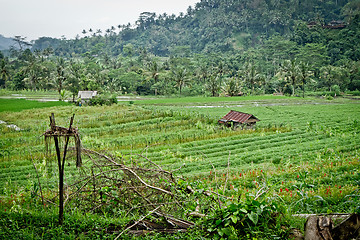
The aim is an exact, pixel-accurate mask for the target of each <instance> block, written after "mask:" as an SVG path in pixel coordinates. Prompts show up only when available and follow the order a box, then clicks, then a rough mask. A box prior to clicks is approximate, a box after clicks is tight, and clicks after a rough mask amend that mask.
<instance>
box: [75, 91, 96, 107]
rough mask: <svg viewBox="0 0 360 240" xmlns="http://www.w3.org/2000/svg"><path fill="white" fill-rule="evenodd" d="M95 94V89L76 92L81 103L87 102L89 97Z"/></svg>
mask: <svg viewBox="0 0 360 240" xmlns="http://www.w3.org/2000/svg"><path fill="white" fill-rule="evenodd" d="M96 95H97V91H79V92H78V99H79V101H80V102H81V104H87V103H88V102H89V101H90V99H92V98H93V97H95V96H96Z"/></svg>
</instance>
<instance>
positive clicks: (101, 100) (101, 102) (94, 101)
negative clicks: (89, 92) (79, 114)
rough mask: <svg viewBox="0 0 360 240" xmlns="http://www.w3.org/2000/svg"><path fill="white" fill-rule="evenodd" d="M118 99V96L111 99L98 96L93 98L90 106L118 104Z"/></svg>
mask: <svg viewBox="0 0 360 240" xmlns="http://www.w3.org/2000/svg"><path fill="white" fill-rule="evenodd" d="M117 102H118V101H117V98H116V96H111V97H105V96H96V97H93V98H92V99H90V105H92V106H95V105H100V106H103V105H108V106H110V105H112V104H116V103H117Z"/></svg>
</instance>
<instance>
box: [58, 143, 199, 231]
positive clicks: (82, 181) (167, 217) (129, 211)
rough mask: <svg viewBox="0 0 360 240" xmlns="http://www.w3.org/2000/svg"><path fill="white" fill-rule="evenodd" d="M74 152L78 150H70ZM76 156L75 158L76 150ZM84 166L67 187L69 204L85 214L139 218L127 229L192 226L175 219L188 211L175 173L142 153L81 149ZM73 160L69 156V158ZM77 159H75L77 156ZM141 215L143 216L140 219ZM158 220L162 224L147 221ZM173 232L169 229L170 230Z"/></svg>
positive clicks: (174, 228)
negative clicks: (120, 154) (112, 152)
mask: <svg viewBox="0 0 360 240" xmlns="http://www.w3.org/2000/svg"><path fill="white" fill-rule="evenodd" d="M70 150H75V149H70ZM72 152H74V155H76V151H72ZM82 155H83V156H82V158H83V165H82V167H81V168H80V169H79V175H78V178H77V179H76V181H72V182H73V183H72V184H67V185H66V186H65V195H66V201H65V202H68V201H70V200H71V203H72V204H75V205H76V206H77V207H78V208H81V209H83V210H84V211H86V212H89V211H90V212H113V213H116V215H121V216H124V217H129V218H134V217H135V218H137V219H138V221H136V222H135V223H134V224H130V225H131V226H129V227H128V228H127V230H128V229H133V230H134V231H135V232H136V231H137V230H139V229H141V230H154V229H155V230H158V231H163V230H165V229H166V231H171V229H173V230H179V229H186V228H188V227H190V226H192V225H193V224H192V223H190V222H187V221H184V220H180V219H177V218H175V217H174V216H176V215H178V213H179V212H185V211H184V210H185V209H183V205H184V202H185V201H187V200H186V199H185V197H184V195H182V194H178V193H179V192H180V189H179V188H178V183H177V179H176V178H175V177H174V175H173V174H174V171H166V170H164V169H162V168H161V167H160V166H159V165H157V164H156V163H154V162H152V161H151V160H150V159H148V158H147V157H145V156H143V155H141V154H133V155H122V156H113V155H109V154H107V155H106V154H103V153H99V152H95V151H92V150H88V149H82ZM69 157H70V156H69ZM74 157H75V158H76V156H74ZM139 216H143V217H142V218H140V219H139ZM150 216H151V217H152V218H155V219H156V220H157V222H158V223H159V222H161V221H162V223H161V224H158V223H157V224H155V223H154V222H151V221H147V220H146V219H145V218H148V219H149V217H150ZM169 229H170V230H169Z"/></svg>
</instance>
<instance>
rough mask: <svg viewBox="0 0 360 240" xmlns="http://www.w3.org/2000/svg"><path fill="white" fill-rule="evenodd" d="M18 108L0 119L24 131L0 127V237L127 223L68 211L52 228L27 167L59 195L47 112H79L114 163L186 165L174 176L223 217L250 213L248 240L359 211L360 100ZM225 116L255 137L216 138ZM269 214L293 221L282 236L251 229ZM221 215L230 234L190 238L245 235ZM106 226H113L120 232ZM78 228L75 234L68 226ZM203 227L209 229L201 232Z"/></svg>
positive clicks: (86, 133)
mask: <svg viewBox="0 0 360 240" xmlns="http://www.w3.org/2000/svg"><path fill="white" fill-rule="evenodd" d="M0 101H3V100H0ZM12 101H18V100H12ZM151 101H153V102H151ZM14 103H15V102H14ZM9 104H11V103H9ZM205 104H206V105H207V107H204V105H205ZM15 105H16V106H17V108H16V109H17V111H16V112H9V111H6V112H5V111H1V112H0V120H2V121H6V122H7V123H9V124H16V125H17V126H19V127H20V128H21V129H22V130H21V131H15V130H14V129H11V128H7V127H6V126H5V125H4V124H2V125H0V133H1V135H0V149H1V152H0V201H1V202H0V215H1V218H0V219H2V220H0V227H1V228H3V229H5V226H8V225H9V224H10V223H11V224H10V227H7V228H6V229H5V230H6V231H3V232H2V234H3V236H1V237H8V236H16V234H20V235H19V236H23V238H31V237H29V236H33V237H34V238H41V236H47V237H54V238H57V237H58V238H69V239H71V238H76V237H80V238H106V237H108V238H115V237H116V234H114V231H110V230H109V229H113V228H115V229H116V228H118V229H120V228H121V227H123V226H124V224H126V221H124V220H119V218H120V217H121V214H120V215H111V214H110V215H109V213H106V212H104V213H102V214H95V215H88V219H91V220H89V221H90V222H91V223H90V222H89V221H85V220H83V218H84V213H81V212H80V213H79V212H77V211H76V210H75V209H72V208H69V209H67V218H66V222H65V226H57V225H56V221H54V219H55V218H56V207H53V206H50V205H49V206H45V208H44V206H42V205H41V203H40V201H39V199H38V198H37V197H36V196H35V195H34V193H35V192H36V191H38V185H37V177H36V172H35V169H34V167H33V163H32V161H34V163H35V165H36V166H37V169H38V170H39V172H40V174H41V182H42V186H43V188H44V189H56V187H57V181H56V173H55V174H52V175H49V174H47V173H48V171H49V169H48V168H49V167H48V166H47V165H46V163H45V158H46V156H45V150H44V139H43V137H42V136H41V134H42V133H43V132H44V131H45V130H46V129H48V119H49V118H48V117H49V115H50V114H51V112H54V113H55V117H56V119H57V124H58V125H60V126H67V124H68V121H69V118H70V116H71V115H72V114H73V113H75V123H74V125H75V126H76V127H78V128H79V131H80V133H81V138H82V144H83V147H85V148H89V149H93V150H97V151H102V150H105V151H109V152H111V153H114V154H118V155H120V154H126V153H142V154H143V155H146V157H148V158H149V159H151V160H152V161H154V162H156V163H157V164H160V165H163V166H164V168H166V169H172V170H174V169H178V168H179V167H181V166H182V165H183V164H185V166H184V167H182V168H181V170H180V171H179V172H178V176H182V178H183V181H184V180H185V181H186V182H187V183H188V184H190V185H191V186H192V187H193V188H194V189H195V190H197V191H205V190H212V191H215V192H217V193H218V194H221V195H224V196H226V197H227V198H228V199H227V200H224V204H225V205H226V204H228V206H230V208H229V209H238V210H239V209H247V210H248V211H249V213H248V216H249V217H250V218H249V219H250V220H251V221H250V223H251V224H254V223H255V222H256V224H255V225H254V226H252V227H251V228H250V230H251V231H250V232H252V235H251V234H250V235H249V237H258V238H272V239H273V238H275V237H274V236H277V237H279V238H281V237H283V236H285V235H286V234H288V231H289V229H290V228H291V227H294V226H300V225H301V224H302V222H301V221H300V222H291V220H289V219H288V218H290V219H291V217H289V216H290V215H291V214H294V213H331V212H355V211H359V204H358V203H359V201H360V198H359V195H360V194H359V184H360V172H359V155H360V154H359V149H360V144H359V140H358V135H359V133H360V122H359V120H358V119H359V116H360V105H359V103H358V102H356V101H350V100H344V99H338V100H333V101H326V100H320V99H311V98H308V99H304V100H303V99H298V98H287V97H283V98H282V97H272V96H265V97H263V96H262V97H258V98H256V97H247V98H235V99H231V98H226V99H217V98H192V99H191V98H186V99H171V100H168V101H167V100H166V99H160V100H146V101H145V100H144V102H141V101H139V102H135V104H131V105H126V104H125V105H120V104H119V105H113V106H106V107H83V108H80V107H75V106H57V107H50V108H48V107H45V106H41V105H40V103H39V104H37V103H35V105H37V106H38V107H42V108H33V109H31V110H26V107H25V106H26V105H25V103H24V104H21V105H19V104H18V102H17V104H15ZM0 106H2V104H0ZM44 107H45V108H44ZM21 108H24V110H22V109H21ZM231 109H232V110H238V111H243V112H247V113H251V114H254V115H255V116H256V117H258V118H259V119H260V120H261V121H260V122H259V123H258V125H257V128H256V129H254V130H237V131H231V130H227V129H220V128H219V127H218V126H217V120H218V119H219V118H220V117H222V116H223V115H225V114H226V113H227V112H228V111H229V110H231ZM21 110H22V111H21ZM53 167H54V166H53ZM51 171H52V170H51ZM66 171H68V172H67V173H68V174H70V175H73V174H74V172H75V170H74V169H73V168H72V167H69V168H68V169H66ZM54 172H56V171H54ZM262 189H266V192H264V193H263V194H262V197H261V200H259V201H258V202H257V203H256V204H258V205H259V206H258V207H259V208H257V210H256V209H252V207H253V206H255V205H256V204H255V205H254V204H253V203H252V202H251V201H250V200H249V199H254V197H253V196H254V195H256V194H258V193H259V191H260V190H262ZM249 201H250V202H249ZM215 203H216V201H215ZM231 204H232V205H231ZM200 205H201V206H202V204H201V202H200ZM196 206H197V204H196V203H193V204H187V205H186V206H185V207H186V208H187V209H188V210H189V211H193V210H195V208H196ZM260 206H263V207H261V208H260ZM268 207H271V208H272V209H276V211H279V212H281V213H282V214H284V216H286V219H287V220H289V221H290V222H288V225H286V228H285V230H284V229H283V228H281V226H276V227H274V229H273V230H269V231H268V232H266V231H265V232H264V230H263V229H262V228H261V224H265V223H262V222H260V221H259V220H256V219H257V218H255V215H256V214H257V215H256V216H257V217H258V218H259V219H260V218H261V217H264V216H266V214H267V212H266V211H265V210H266V209H267V208H268ZM258 209H263V210H262V212H259V211H258ZM200 211H201V212H203V213H205V214H208V215H209V216H218V215H217V214H219V212H218V211H219V210H216V211H215V210H209V209H206V207H205V206H202V207H201V210H200ZM269 211H270V210H269ZM255 212H256V214H255ZM220 213H221V214H223V215H224V216H225V215H226V214H227V216H228V218H227V219H231V221H230V223H231V224H228V225H226V219H224V221H223V222H221V223H220V222H211V219H210V220H204V221H205V222H203V221H202V220H201V221H200V222H199V223H198V227H197V228H196V229H195V230H193V231H194V232H192V236H193V237H194V238H200V237H201V236H203V235H204V232H205V233H208V234H211V233H213V232H216V233H217V234H219V235H220V233H222V234H223V236H228V237H229V236H232V235H231V234H234V233H236V234H243V233H240V232H236V231H235V230H232V229H231V228H230V226H233V225H234V226H235V225H236V224H238V223H237V222H238V220H235V219H236V216H238V215H236V214H235V213H236V211H234V212H225V211H224V210H222V211H220ZM253 213H254V214H253ZM252 214H253V215H252ZM182 217H183V218H187V219H189V220H191V221H195V220H194V219H191V218H189V217H188V216H186V215H184V216H182ZM43 219H53V220H49V221H45V220H43ZM110 219H118V222H117V224H115V225H116V227H114V223H113V224H111V223H112V222H113V221H112V220H110ZM120 219H121V218H120ZM255 220H256V221H255ZM45 222H50V223H45ZM75 222H77V223H75ZM80 223H82V224H83V225H81V227H74V226H78V225H77V224H80ZM94 224H95V225H96V226H98V227H94ZM259 224H260V225H259ZM297 224H298V225H297ZM204 225H206V226H207V229H202V228H200V226H204ZM76 229H78V230H76ZM282 229H283V230H282ZM234 231H235V232H234ZM14 234H15V235H14ZM58 234H59V235H58ZM284 234H285V235H284ZM210 236H214V235H209V237H210ZM220 236H221V235H220ZM244 236H246V234H245V235H244ZM152 237H154V236H152ZM176 237H180V238H181V237H182V238H187V237H189V236H187V235H180V236H176Z"/></svg>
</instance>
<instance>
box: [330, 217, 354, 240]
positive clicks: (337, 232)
mask: <svg viewBox="0 0 360 240" xmlns="http://www.w3.org/2000/svg"><path fill="white" fill-rule="evenodd" d="M331 234H332V236H333V239H336V240H347V239H352V238H356V239H359V238H360V215H359V214H356V213H354V214H352V215H351V216H350V217H348V218H347V219H345V220H344V221H342V222H341V223H340V224H339V225H337V226H336V227H335V228H334V229H333V230H332V231H331Z"/></svg>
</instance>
